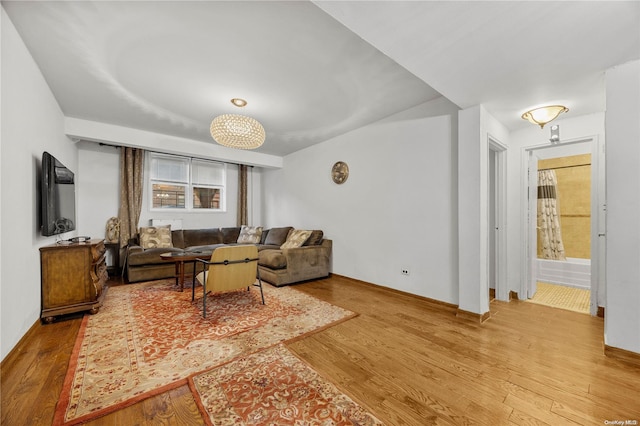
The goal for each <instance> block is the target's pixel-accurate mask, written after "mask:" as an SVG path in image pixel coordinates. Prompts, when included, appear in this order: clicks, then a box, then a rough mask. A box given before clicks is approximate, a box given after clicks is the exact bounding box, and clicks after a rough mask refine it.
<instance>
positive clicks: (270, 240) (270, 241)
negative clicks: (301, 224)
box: [264, 226, 293, 247]
mask: <svg viewBox="0 0 640 426" xmlns="http://www.w3.org/2000/svg"><path fill="white" fill-rule="evenodd" d="M292 229H293V227H291V226H286V227H284V228H271V229H269V233H268V234H267V238H266V240H265V241H264V244H265V245H274V246H278V247H280V246H281V245H282V244H284V242H285V241H287V235H289V231H291V230H292Z"/></svg>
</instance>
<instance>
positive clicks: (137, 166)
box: [118, 147, 144, 247]
mask: <svg viewBox="0 0 640 426" xmlns="http://www.w3.org/2000/svg"><path fill="white" fill-rule="evenodd" d="M143 171H144V150H142V149H137V148H125V147H123V148H121V150H120V210H119V211H118V219H120V247H125V246H126V245H127V243H128V242H129V239H130V238H132V237H133V236H134V235H135V234H136V233H137V232H138V222H139V220H140V211H141V209H142V186H143Z"/></svg>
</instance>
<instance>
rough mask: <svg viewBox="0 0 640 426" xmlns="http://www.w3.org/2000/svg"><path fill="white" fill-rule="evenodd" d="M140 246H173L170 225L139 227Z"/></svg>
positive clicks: (146, 247)
mask: <svg viewBox="0 0 640 426" xmlns="http://www.w3.org/2000/svg"><path fill="white" fill-rule="evenodd" d="M140 246H142V248H143V249H150V248H168V247H173V243H172V241H171V226H149V227H146V228H140Z"/></svg>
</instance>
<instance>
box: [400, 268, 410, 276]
mask: <svg viewBox="0 0 640 426" xmlns="http://www.w3.org/2000/svg"><path fill="white" fill-rule="evenodd" d="M400 273H401V274H402V275H409V268H402V270H401V271H400Z"/></svg>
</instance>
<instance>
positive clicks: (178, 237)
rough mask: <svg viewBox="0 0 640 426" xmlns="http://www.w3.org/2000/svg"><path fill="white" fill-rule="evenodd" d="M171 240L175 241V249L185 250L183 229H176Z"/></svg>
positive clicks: (172, 232)
mask: <svg viewBox="0 0 640 426" xmlns="http://www.w3.org/2000/svg"><path fill="white" fill-rule="evenodd" d="M171 240H172V241H173V246H174V247H180V248H184V247H185V245H184V236H183V235H182V229H176V230H175V231H171Z"/></svg>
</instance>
